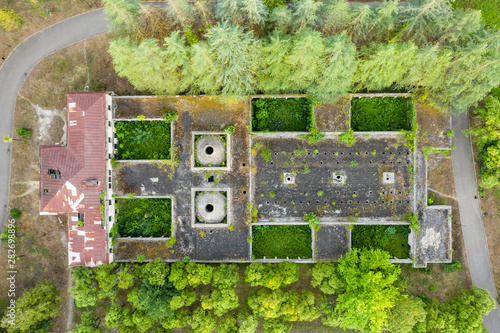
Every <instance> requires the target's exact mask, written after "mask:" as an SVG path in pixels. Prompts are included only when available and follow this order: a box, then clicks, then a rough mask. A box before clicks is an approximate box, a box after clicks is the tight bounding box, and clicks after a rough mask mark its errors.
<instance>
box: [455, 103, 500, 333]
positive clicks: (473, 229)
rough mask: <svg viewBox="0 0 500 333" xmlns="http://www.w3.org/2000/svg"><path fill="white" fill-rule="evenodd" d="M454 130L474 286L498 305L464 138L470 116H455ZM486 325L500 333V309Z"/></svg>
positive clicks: (469, 150) (469, 152)
mask: <svg viewBox="0 0 500 333" xmlns="http://www.w3.org/2000/svg"><path fill="white" fill-rule="evenodd" d="M452 128H453V131H454V132H455V136H454V137H453V143H454V144H455V145H456V146H457V148H456V149H455V150H454V151H452V153H451V158H452V161H453V172H454V175H455V186H456V188H457V200H458V207H459V209H460V218H461V220H462V233H463V235H464V242H465V249H466V251H467V262H468V263H469V270H470V275H471V279H472V283H473V284H475V285H476V286H478V287H479V288H483V289H488V291H489V292H490V295H491V296H492V297H493V298H494V299H495V301H496V299H497V291H496V287H495V281H494V280H493V274H492V273H491V262H490V254H489V252H488V244H487V243H486V233H485V231H484V225H483V219H482V215H481V206H480V202H479V199H476V198H475V197H476V196H477V197H479V195H478V193H477V183H476V172H475V170H474V163H473V160H472V146H471V142H470V139H469V138H467V137H466V136H465V135H463V132H462V131H463V130H465V129H468V128H469V120H468V117H467V113H464V114H462V115H461V116H459V117H455V116H454V117H453V120H452ZM483 323H484V326H486V328H487V329H488V331H489V332H490V333H500V312H499V309H498V307H497V308H496V309H494V310H493V311H491V312H490V314H489V315H488V316H486V317H485V318H484V322H483Z"/></svg>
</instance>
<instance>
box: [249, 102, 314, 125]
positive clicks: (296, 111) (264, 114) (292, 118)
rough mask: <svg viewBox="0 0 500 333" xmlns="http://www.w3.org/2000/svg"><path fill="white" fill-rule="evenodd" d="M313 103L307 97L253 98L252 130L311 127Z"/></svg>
mask: <svg viewBox="0 0 500 333" xmlns="http://www.w3.org/2000/svg"><path fill="white" fill-rule="evenodd" d="M312 113H313V105H312V101H311V99H309V98H305V97H301V98H255V99H253V100H252V131H255V132H282V131H289V132H305V131H308V130H309V129H310V128H312V126H311V124H312V120H313V116H312Z"/></svg>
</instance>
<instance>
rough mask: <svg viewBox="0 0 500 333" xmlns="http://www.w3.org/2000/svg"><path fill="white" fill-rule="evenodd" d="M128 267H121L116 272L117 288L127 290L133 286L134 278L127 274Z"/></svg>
mask: <svg viewBox="0 0 500 333" xmlns="http://www.w3.org/2000/svg"><path fill="white" fill-rule="evenodd" d="M128 270H129V268H128V266H125V265H123V266H122V267H121V269H120V271H119V272H118V274H117V275H118V288H120V289H128V288H130V287H132V286H133V285H134V276H133V275H132V274H130V273H129V272H128Z"/></svg>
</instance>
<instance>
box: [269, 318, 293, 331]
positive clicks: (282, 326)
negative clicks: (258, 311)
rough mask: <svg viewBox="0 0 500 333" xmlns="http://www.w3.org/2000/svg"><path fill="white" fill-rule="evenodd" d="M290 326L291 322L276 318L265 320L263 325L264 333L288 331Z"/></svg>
mask: <svg viewBox="0 0 500 333" xmlns="http://www.w3.org/2000/svg"><path fill="white" fill-rule="evenodd" d="M292 327H293V325H292V324H291V323H284V322H282V321H281V320H278V319H270V320H266V321H264V325H263V328H264V332H265V333H289V332H290V331H291V330H292Z"/></svg>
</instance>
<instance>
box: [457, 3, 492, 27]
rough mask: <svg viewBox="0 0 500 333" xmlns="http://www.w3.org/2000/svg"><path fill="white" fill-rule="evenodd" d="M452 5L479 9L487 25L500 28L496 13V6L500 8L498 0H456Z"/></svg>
mask: <svg viewBox="0 0 500 333" xmlns="http://www.w3.org/2000/svg"><path fill="white" fill-rule="evenodd" d="M452 5H453V7H454V8H464V9H466V8H472V9H478V10H481V14H482V17H483V19H484V22H485V23H486V25H487V26H489V27H496V28H500V16H499V15H498V8H500V1H499V0H456V1H454V2H453V4H452Z"/></svg>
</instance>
